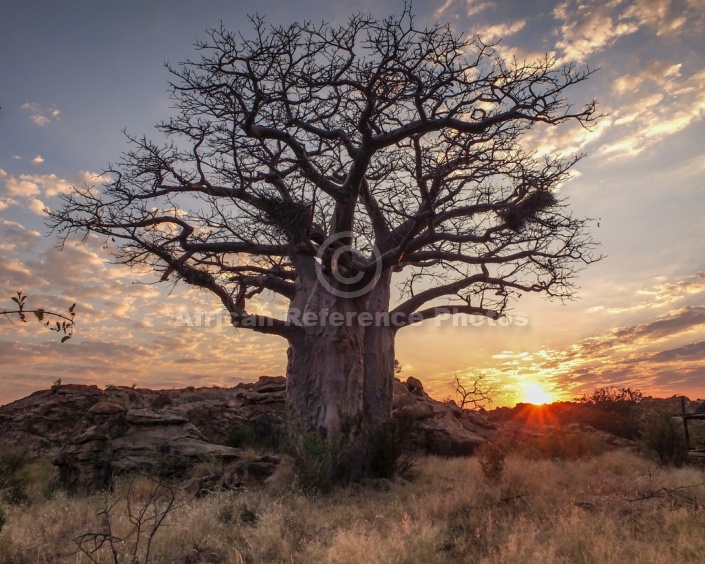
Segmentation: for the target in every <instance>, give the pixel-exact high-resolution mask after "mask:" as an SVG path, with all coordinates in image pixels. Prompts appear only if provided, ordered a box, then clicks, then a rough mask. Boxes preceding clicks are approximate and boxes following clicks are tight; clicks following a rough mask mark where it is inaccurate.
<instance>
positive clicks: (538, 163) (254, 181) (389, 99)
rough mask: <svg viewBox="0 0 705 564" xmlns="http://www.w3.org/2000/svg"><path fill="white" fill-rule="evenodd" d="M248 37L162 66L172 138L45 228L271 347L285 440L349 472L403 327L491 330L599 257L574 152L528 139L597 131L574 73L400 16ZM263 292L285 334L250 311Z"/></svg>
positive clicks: (219, 36)
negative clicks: (315, 449) (195, 300)
mask: <svg viewBox="0 0 705 564" xmlns="http://www.w3.org/2000/svg"><path fill="white" fill-rule="evenodd" d="M252 22H253V24H254V33H252V34H251V35H249V36H244V35H242V34H238V33H231V32H230V31H227V30H226V29H224V28H223V27H222V26H221V28H219V29H215V30H212V31H211V32H210V34H209V39H208V40H207V41H205V42H203V43H199V44H198V45H197V49H198V51H199V52H200V54H201V57H200V59H199V60H197V61H195V62H194V61H187V62H186V63H184V64H182V65H180V66H179V67H176V68H173V67H170V71H171V73H172V74H173V76H174V82H173V84H172V85H171V93H172V97H173V104H174V107H175V109H176V115H175V117H173V118H172V119H170V120H169V121H167V122H165V123H162V124H160V125H159V126H158V129H159V130H160V131H161V132H162V133H163V134H165V135H166V137H167V138H168V139H169V141H168V142H167V143H166V144H159V143H156V142H152V141H150V140H148V139H146V138H145V137H130V141H131V143H132V146H133V148H132V150H130V151H129V152H128V153H127V154H125V155H124V156H123V157H122V159H121V160H120V161H119V162H118V163H117V165H115V166H111V167H109V170H108V171H107V173H108V174H110V175H112V177H113V181H112V182H110V183H108V184H106V185H105V186H103V187H102V188H100V189H95V188H94V187H90V186H84V187H76V188H74V189H73V191H72V192H71V193H69V194H66V195H64V196H63V200H64V205H63V207H61V208H59V209H56V210H54V211H52V212H51V213H50V226H51V227H52V228H53V229H54V230H55V231H56V232H57V233H58V234H59V235H60V237H61V238H62V240H65V238H66V237H68V236H70V235H74V234H78V235H79V236H81V237H84V238H85V237H87V236H88V235H89V234H97V235H100V236H104V237H107V238H111V239H113V240H115V241H117V242H118V244H119V247H118V248H117V250H116V251H115V256H116V257H117V259H118V261H120V262H123V263H125V264H129V265H139V266H140V267H144V266H148V267H151V268H152V269H153V271H154V272H155V273H156V274H157V275H158V276H159V277H160V278H161V279H162V280H164V281H166V280H169V279H173V280H178V281H180V282H183V283H185V284H188V285H191V286H195V287H197V288H201V289H203V290H206V291H208V292H211V293H212V294H214V296H215V297H217V299H219V300H220V302H221V303H222V304H223V305H224V306H225V308H226V309H227V311H228V312H229V314H230V316H231V320H232V324H233V325H234V326H235V327H242V328H248V329H252V330H254V331H258V332H260V333H265V334H269V335H277V336H279V337H282V338H284V339H286V340H287V341H288V343H289V352H288V365H287V408H288V415H289V429H290V430H291V433H292V435H293V438H294V441H293V443H294V445H297V444H298V445H301V444H302V440H303V438H304V437H306V436H310V435H316V436H318V437H320V438H321V439H322V440H323V441H324V443H325V444H327V445H328V446H329V447H331V452H332V451H335V452H337V453H341V452H356V453H361V457H362V458H360V457H353V456H345V455H342V456H340V457H339V459H341V460H343V461H345V463H346V464H347V465H348V466H350V467H354V468H353V469H354V470H355V471H363V472H364V469H365V467H366V463H365V457H367V458H368V459H369V453H370V445H371V442H370V437H371V436H372V435H373V434H374V433H375V432H376V431H377V430H379V429H382V428H384V427H385V425H386V424H387V422H388V421H389V419H390V417H391V408H392V384H393V380H394V340H395V337H396V334H397V332H398V331H399V330H400V329H402V328H404V327H407V326H408V325H410V324H412V323H417V322H420V321H423V320H427V319H432V318H434V317H436V316H438V315H441V314H445V313H447V312H448V310H449V309H448V308H450V310H451V311H452V312H455V313H463V314H476V315H482V316H490V317H499V316H501V315H502V313H503V312H504V310H505V309H506V307H507V305H508V304H509V303H510V302H511V300H512V299H513V298H515V297H517V296H518V295H520V294H522V293H526V292H536V293H541V294H544V295H546V296H548V297H551V298H559V299H565V298H570V297H571V295H572V293H573V284H572V283H573V279H574V277H575V276H576V272H577V271H578V270H579V269H580V268H582V267H583V266H585V265H587V264H589V263H591V262H593V261H594V260H596V259H597V258H598V257H595V256H593V254H592V250H593V248H594V243H593V241H592V239H591V238H590V236H589V235H588V234H587V233H586V230H585V226H586V220H583V219H579V218H576V217H574V216H573V215H572V214H571V213H570V212H569V211H568V209H567V207H566V203H565V201H564V200H562V199H561V198H559V196H558V187H559V186H560V185H561V183H563V182H565V181H566V180H567V179H568V175H569V171H570V168H571V167H572V166H573V165H574V164H575V162H576V161H577V160H578V158H579V157H574V158H561V157H560V156H558V155H556V154H554V155H551V156H546V157H541V158H538V157H537V156H536V155H535V153H533V152H532V151H531V149H526V148H525V146H524V143H525V142H526V141H528V139H527V138H526V137H525V135H524V134H526V133H527V132H529V131H531V130H532V128H533V127H534V126H535V125H536V124H549V125H557V124H562V123H565V122H569V121H572V122H575V123H578V124H581V125H583V126H586V127H587V126H589V125H590V124H592V123H593V122H594V121H595V119H596V118H597V117H598V116H597V113H596V108H595V103H594V102H590V103H588V104H587V105H585V106H583V107H580V108H577V109H574V108H573V107H572V106H571V105H570V104H569V103H568V102H567V101H566V97H565V94H566V90H567V89H569V88H570V87H571V86H573V85H576V84H579V83H581V82H583V81H585V80H586V79H587V78H588V77H589V76H590V74H591V71H590V70H580V69H576V67H575V65H573V64H569V65H557V64H556V61H555V60H553V59H551V58H550V57H546V58H544V59H541V60H537V61H534V62H525V61H519V62H517V61H509V62H507V61H503V60H501V59H500V58H499V56H498V54H497V53H496V52H495V51H494V50H493V49H492V47H491V46H488V45H486V44H483V43H482V42H481V41H480V39H478V38H477V37H471V38H466V37H462V36H456V35H454V33H453V32H452V31H451V29H450V27H449V26H447V25H445V26H444V25H434V26H432V27H430V28H426V29H421V28H418V27H417V26H416V24H415V22H414V19H413V17H412V15H411V13H410V10H409V9H408V8H407V9H405V10H404V12H403V14H401V15H400V16H394V17H389V18H387V19H384V20H377V19H375V18H373V17H371V16H365V15H358V16H354V17H352V18H351V19H350V20H349V21H348V23H347V24H346V25H344V26H342V27H333V26H331V25H327V24H313V23H310V22H305V23H295V24H292V25H290V26H288V27H272V28H268V27H267V26H266V25H265V24H264V22H263V20H261V19H259V18H252ZM534 142H536V141H534ZM353 245H356V246H357V249H356V248H354V247H353ZM394 274H396V275H397V276H400V277H401V278H400V280H399V281H400V283H401V299H400V300H399V302H398V303H396V304H394V305H393V304H391V303H390V301H391V284H392V278H393V275H394ZM266 291H269V292H274V293H275V294H277V295H279V296H280V297H281V298H283V299H284V300H286V301H287V302H288V305H289V316H288V317H287V319H279V318H273V317H271V316H268V315H265V314H263V313H261V312H258V313H254V311H253V309H252V307H251V302H253V301H254V300H256V299H257V298H258V297H259V296H261V295H262V293H263V292H266ZM439 305H443V306H445V308H439V307H438V306H439ZM260 311H261V310H260ZM384 316H387V317H386V318H385V317H384ZM370 317H371V318H372V319H373V320H374V319H375V318H376V319H378V320H380V319H381V320H384V319H388V320H390V322H388V323H385V322H374V321H373V322H372V323H369V319H370ZM341 318H342V319H343V320H344V322H342V323H340V320H341ZM336 320H337V321H336ZM350 320H353V321H352V322H351V321H350ZM333 447H335V448H333ZM334 462H335V461H333V459H332V458H331V464H330V468H329V469H330V471H331V472H333V471H336V468H335V466H336V465H335V463H334ZM343 470H344V469H343ZM341 471H342V470H341Z"/></svg>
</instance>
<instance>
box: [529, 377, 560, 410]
mask: <svg viewBox="0 0 705 564" xmlns="http://www.w3.org/2000/svg"><path fill="white" fill-rule="evenodd" d="M522 387H523V389H524V390H523V399H524V401H525V402H526V403H533V404H534V405H543V404H545V403H552V402H553V401H554V399H555V398H554V397H553V394H552V393H551V392H549V391H547V390H546V389H545V388H544V387H543V386H542V385H541V384H539V383H538V382H526V383H525V384H522Z"/></svg>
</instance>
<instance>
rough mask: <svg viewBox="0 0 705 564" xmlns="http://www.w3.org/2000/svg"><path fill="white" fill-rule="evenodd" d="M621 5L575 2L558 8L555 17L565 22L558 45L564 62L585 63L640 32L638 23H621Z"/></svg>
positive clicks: (616, 3)
mask: <svg viewBox="0 0 705 564" xmlns="http://www.w3.org/2000/svg"><path fill="white" fill-rule="evenodd" d="M619 3H620V2H614V1H613V2H607V3H601V2H596V1H587V2H577V1H573V0H571V1H568V2H564V3H563V4H560V5H558V6H557V7H556V8H555V9H554V11H553V17H554V18H555V19H556V20H559V21H561V22H562V23H561V25H560V28H559V39H558V41H557V42H556V47H557V48H558V49H560V50H561V51H562V52H563V57H562V58H561V62H569V61H585V60H586V59H587V58H588V57H590V55H592V54H593V53H596V52H599V51H601V50H603V49H604V48H605V47H608V46H610V45H612V44H613V43H614V42H615V41H616V40H617V39H619V38H620V37H623V36H626V35H630V34H632V33H635V32H636V31H637V30H638V29H639V25H638V23H636V22H634V21H620V18H619V15H618V13H617V11H616V7H617V5H618V4H619Z"/></svg>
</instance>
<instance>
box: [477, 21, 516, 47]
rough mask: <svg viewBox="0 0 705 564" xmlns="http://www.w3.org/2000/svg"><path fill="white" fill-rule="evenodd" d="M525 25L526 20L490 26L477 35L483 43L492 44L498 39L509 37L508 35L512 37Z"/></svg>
mask: <svg viewBox="0 0 705 564" xmlns="http://www.w3.org/2000/svg"><path fill="white" fill-rule="evenodd" d="M525 25H526V20H517V21H515V22H513V23H502V24H497V25H492V26H489V27H483V28H482V29H481V30H480V31H478V35H479V36H480V39H482V41H483V42H485V43H494V42H496V41H499V40H500V39H503V38H505V37H509V36H510V35H514V34H515V33H517V32H519V31H521V30H522V29H523V28H524V26H525Z"/></svg>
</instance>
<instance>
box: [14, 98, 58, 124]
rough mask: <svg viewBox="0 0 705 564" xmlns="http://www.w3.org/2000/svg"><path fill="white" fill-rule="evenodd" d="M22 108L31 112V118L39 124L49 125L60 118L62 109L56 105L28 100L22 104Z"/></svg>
mask: <svg viewBox="0 0 705 564" xmlns="http://www.w3.org/2000/svg"><path fill="white" fill-rule="evenodd" d="M22 109H23V110H26V111H27V112H28V113H29V119H31V120H32V122H33V123H34V124H36V125H39V126H45V125H49V124H50V123H53V122H55V121H57V120H58V119H59V116H60V115H61V110H59V108H57V107H56V106H53V105H52V106H48V107H44V106H42V105H41V104H39V103H37V102H27V103H26V104H22Z"/></svg>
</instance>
